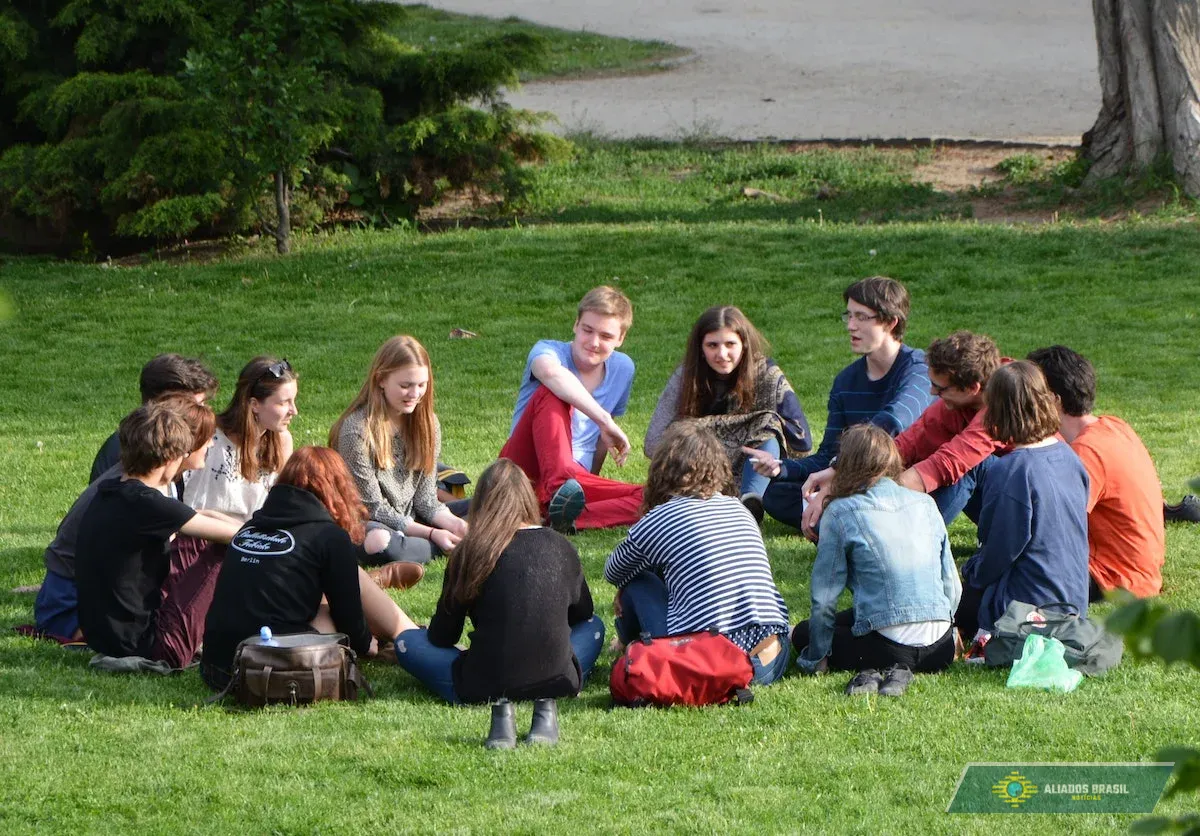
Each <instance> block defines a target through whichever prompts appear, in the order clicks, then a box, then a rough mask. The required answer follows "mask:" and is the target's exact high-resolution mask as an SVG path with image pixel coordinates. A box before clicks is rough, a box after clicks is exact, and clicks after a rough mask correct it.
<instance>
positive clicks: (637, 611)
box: [617, 572, 791, 685]
mask: <svg viewBox="0 0 1200 836" xmlns="http://www.w3.org/2000/svg"><path fill="white" fill-rule="evenodd" d="M617 594H618V595H619V596H620V598H621V615H620V617H618V618H617V636H618V637H619V638H620V639H621V642H622V644H629V643H630V642H631V641H634V640H636V639H637V638H639V637H640V636H641V635H642V633H649V634H650V635H651V636H656V637H657V636H665V635H668V634H667V585H666V583H665V582H664V581H663V579H662V578H660V577H659V576H658V575H655V574H653V573H651V572H643V573H642V574H640V575H638V576H637V577H636V578H634V579H633V580H631V581H630V582H629V583H627V584H626V585H625V586H624V587H622V588H621V591H620V592H618V593H617ZM779 641H780V642H781V643H782V646H781V647H780V648H779V655H778V656H776V657H775V658H774V659H772V660H771V662H770V663H769V664H767V665H763V664H761V663H760V662H759V661H758V657H756V656H751V657H750V664H751V666H753V668H754V678H753V679H751V680H750V682H751V683H752V684H754V685H770V684H771V683H773V682H776V681H778V680H779V678H780V677H781V676H783V674H784V673H785V672H786V671H787V667H788V661H789V658H790V655H791V647H790V645H789V643H788V635H787V633H781V634H780V636H779Z"/></svg>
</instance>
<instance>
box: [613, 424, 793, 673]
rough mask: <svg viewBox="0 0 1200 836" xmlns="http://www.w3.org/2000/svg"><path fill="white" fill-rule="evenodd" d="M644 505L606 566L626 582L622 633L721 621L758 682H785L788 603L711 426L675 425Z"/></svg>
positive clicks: (626, 636)
mask: <svg viewBox="0 0 1200 836" xmlns="http://www.w3.org/2000/svg"><path fill="white" fill-rule="evenodd" d="M643 507H644V510H645V516H644V517H643V518H642V519H641V520H639V521H638V522H637V523H635V524H634V525H633V527H631V528H630V529H629V536H627V537H626V538H625V540H624V541H623V542H621V543H620V544H619V545H618V546H617V547H616V548H615V549H613V552H612V554H611V555H609V557H608V561H607V562H606V563H605V566H604V577H605V579H607V580H608V582H609V583H611V584H613V585H614V586H616V587H618V588H619V590H620V591H619V592H618V593H617V596H616V599H615V600H614V602H613V609H614V610H615V611H616V614H617V621H616V627H617V634H618V636H619V638H620V641H621V642H623V643H628V642H630V641H632V640H634V639H636V638H638V636H640V635H641V634H643V633H649V634H650V635H651V636H677V635H683V634H685V633H695V632H698V631H701V630H708V629H716V630H718V631H720V632H721V633H722V634H724V635H725V636H726V637H727V638H728V639H729V640H730V641H732V642H733V643H734V644H736V645H737V646H738V647H740V648H741V649H742V650H744V651H746V653H747V654H748V655H749V656H750V661H751V664H752V665H753V668H754V679H753V682H754V683H756V684H759V685H770V684H771V683H773V682H775V681H777V680H778V679H779V678H780V677H781V676H783V674H784V671H786V670H787V665H788V655H789V646H788V611H787V605H786V604H784V602H783V597H782V596H781V595H780V594H779V589H778V588H777V587H776V586H775V579H774V578H773V577H772V575H771V564H770V562H769V561H768V559H767V550H766V547H765V546H764V545H763V539H762V534H761V533H760V532H759V529H758V524H757V523H756V522H755V520H754V517H753V515H751V513H750V511H749V510H747V509H746V507H745V506H744V505H742V503H741V502H740V501H739V500H738V497H737V493H736V492H735V489H734V481H733V471H732V469H731V468H730V466H729V457H728V456H726V455H725V450H724V448H723V447H722V446H721V442H720V441H719V440H718V439H717V437H716V436H715V435H714V434H713V433H712V432H711V431H710V430H707V429H704V428H701V427H698V426H696V425H695V424H691V423H687V422H683V423H676V424H674V425H672V426H671V427H670V428H669V429H668V430H667V431H666V433H665V434H664V435H663V439H662V441H661V442H660V444H659V446H658V449H657V450H656V451H655V454H654V458H653V459H652V460H651V462H650V473H649V478H648V479H647V480H646V491H645V499H644V506H643Z"/></svg>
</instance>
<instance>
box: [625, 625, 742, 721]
mask: <svg viewBox="0 0 1200 836" xmlns="http://www.w3.org/2000/svg"><path fill="white" fill-rule="evenodd" d="M753 678H754V667H753V666H752V665H751V664H750V657H749V656H748V655H746V651H744V650H742V649H741V648H740V647H738V646H737V645H736V644H734V643H733V642H731V641H730V640H729V639H727V638H726V637H725V636H723V635H721V634H720V633H718V632H717V631H715V630H710V631H709V632H707V633H688V634H687V635H683V636H666V637H663V638H657V639H652V638H650V637H649V636H642V638H640V639H638V640H636V641H633V642H630V643H629V646H628V647H627V648H625V654H624V655H623V656H622V657H621V658H620V659H618V660H617V661H616V664H614V665H613V669H612V676H611V677H610V678H609V682H608V687H609V690H610V691H611V692H612V699H613V703H614V704H615V705H625V706H629V707H631V708H634V707H639V706H644V705H720V704H722V703H727V702H729V701H730V700H736V701H737V702H739V703H747V702H750V701H751V700H752V699H753V698H754V697H753V695H752V694H751V693H750V690H749V688H748V686H749V685H750V680H751V679H753Z"/></svg>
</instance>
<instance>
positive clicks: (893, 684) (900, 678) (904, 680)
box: [879, 665, 913, 697]
mask: <svg viewBox="0 0 1200 836" xmlns="http://www.w3.org/2000/svg"><path fill="white" fill-rule="evenodd" d="M912 681H913V672H912V671H910V670H909V669H908V668H906V667H903V666H901V665H892V666H891V667H890V668H888V669H887V670H885V671H884V672H883V683H882V684H881V685H880V686H879V696H881V697H898V696H900V695H901V694H903V693H904V692H905V691H907V690H908V686H909V685H911V684H912Z"/></svg>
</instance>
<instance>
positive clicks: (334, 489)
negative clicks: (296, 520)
mask: <svg viewBox="0 0 1200 836" xmlns="http://www.w3.org/2000/svg"><path fill="white" fill-rule="evenodd" d="M276 484H279V485H292V486H293V487H297V488H300V489H302V490H306V491H308V492H309V493H311V494H313V495H314V496H315V497H316V498H317V499H319V500H321V504H322V505H324V506H325V509H326V510H327V511H329V516H331V517H333V521H334V522H335V523H337V524H338V525H339V526H341V527H342V528H343V529H344V530H345V531H346V533H347V534H349V535H350V539H351V540H352V541H354V542H355V543H361V542H362V541H363V537H364V536H366V526H365V523H366V519H367V508H366V506H365V505H363V503H362V499H361V497H359V495H358V488H357V487H356V486H355V484H354V479H353V478H352V477H351V476H350V471H349V470H348V469H347V468H346V463H345V462H344V461H342V457H341V456H339V455H338V454H337V451H336V450H331V449H329V448H328V447H301V448H300V449H299V450H297V451H296V452H295V453H292V457H291V458H290V459H288V462H287V464H286V465H284V466H283V470H281V471H280V472H279V480H278V482H277V483H276Z"/></svg>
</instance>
